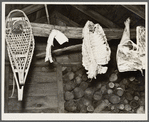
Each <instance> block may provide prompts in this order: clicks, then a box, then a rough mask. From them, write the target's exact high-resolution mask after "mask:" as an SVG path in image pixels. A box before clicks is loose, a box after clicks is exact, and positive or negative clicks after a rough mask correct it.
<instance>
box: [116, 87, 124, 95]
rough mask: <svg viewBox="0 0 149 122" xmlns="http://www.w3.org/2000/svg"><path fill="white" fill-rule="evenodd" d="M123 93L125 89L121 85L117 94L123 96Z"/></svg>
mask: <svg viewBox="0 0 149 122" xmlns="http://www.w3.org/2000/svg"><path fill="white" fill-rule="evenodd" d="M123 93H124V90H123V89H122V88H120V87H119V88H117V95H118V96H120V97H121V96H122V95H123Z"/></svg>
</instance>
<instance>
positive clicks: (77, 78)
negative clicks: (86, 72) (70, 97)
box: [75, 76, 82, 85]
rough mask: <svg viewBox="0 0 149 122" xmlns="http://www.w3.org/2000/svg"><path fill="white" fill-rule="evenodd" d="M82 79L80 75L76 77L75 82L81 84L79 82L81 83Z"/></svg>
mask: <svg viewBox="0 0 149 122" xmlns="http://www.w3.org/2000/svg"><path fill="white" fill-rule="evenodd" d="M81 81H82V79H81V77H80V76H77V77H75V82H76V84H78V85H79V84H80V83H81Z"/></svg>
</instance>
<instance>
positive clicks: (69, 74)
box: [68, 72, 75, 80]
mask: <svg viewBox="0 0 149 122" xmlns="http://www.w3.org/2000/svg"><path fill="white" fill-rule="evenodd" d="M74 75H75V74H74V73H73V72H68V77H69V80H73V79H74Z"/></svg>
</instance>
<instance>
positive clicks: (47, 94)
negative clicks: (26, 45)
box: [5, 37, 81, 113]
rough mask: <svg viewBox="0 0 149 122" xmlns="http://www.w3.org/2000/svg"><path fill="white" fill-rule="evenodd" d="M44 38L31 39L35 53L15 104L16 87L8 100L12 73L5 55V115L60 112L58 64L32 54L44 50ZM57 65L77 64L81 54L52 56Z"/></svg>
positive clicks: (60, 82)
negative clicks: (19, 96)
mask: <svg viewBox="0 0 149 122" xmlns="http://www.w3.org/2000/svg"><path fill="white" fill-rule="evenodd" d="M46 44H47V38H37V37H35V51H34V56H33V59H32V63H31V66H30V69H29V73H28V76H27V80H26V84H25V88H24V95H23V96H24V98H23V101H22V102H20V101H18V98H17V87H15V92H14V95H13V97H12V98H11V97H10V96H11V93H12V89H13V74H12V69H11V66H10V63H9V58H8V54H7V51H6V55H5V57H6V58H5V63H6V64H5V72H6V74H5V113H41V112H42V113H59V112H64V101H63V81H62V78H61V77H62V74H61V73H62V72H61V68H62V65H57V66H55V65H52V64H50V63H49V62H46V63H45V61H44V59H36V54H37V53H39V52H44V51H45V50H46ZM56 61H57V62H58V63H62V64H63V63H66V64H69V63H71V62H80V61H81V53H78V52H76V53H71V54H67V55H61V56H58V57H56Z"/></svg>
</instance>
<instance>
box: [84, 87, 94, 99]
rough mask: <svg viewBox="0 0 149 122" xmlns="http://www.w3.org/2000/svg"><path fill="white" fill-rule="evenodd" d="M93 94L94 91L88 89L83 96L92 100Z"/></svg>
mask: <svg viewBox="0 0 149 122" xmlns="http://www.w3.org/2000/svg"><path fill="white" fill-rule="evenodd" d="M93 94H94V89H93V88H91V87H89V88H87V89H86V90H85V93H84V96H85V97H86V98H88V99H92V97H93Z"/></svg>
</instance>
